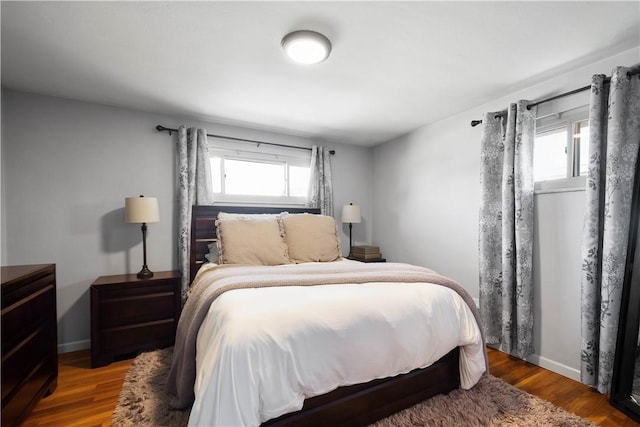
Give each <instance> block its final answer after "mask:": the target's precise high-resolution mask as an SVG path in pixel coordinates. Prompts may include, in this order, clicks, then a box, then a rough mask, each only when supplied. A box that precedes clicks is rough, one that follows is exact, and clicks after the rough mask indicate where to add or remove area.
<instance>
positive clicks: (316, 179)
mask: <svg viewBox="0 0 640 427" xmlns="http://www.w3.org/2000/svg"><path fill="white" fill-rule="evenodd" d="M329 151H330V150H329V148H328V147H318V146H317V145H314V146H313V147H312V148H311V171H310V177H309V190H308V194H307V204H306V207H308V208H320V212H321V213H322V214H323V215H328V216H333V186H332V184H331V153H330V152H329Z"/></svg>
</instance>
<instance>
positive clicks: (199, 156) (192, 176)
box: [177, 126, 213, 301]
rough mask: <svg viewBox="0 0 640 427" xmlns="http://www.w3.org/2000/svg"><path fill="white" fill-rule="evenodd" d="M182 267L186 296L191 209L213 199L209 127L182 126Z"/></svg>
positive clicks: (179, 199) (179, 150)
mask: <svg viewBox="0 0 640 427" xmlns="http://www.w3.org/2000/svg"><path fill="white" fill-rule="evenodd" d="M177 152H178V163H177V172H178V268H179V270H180V273H182V300H183V301H184V300H185V297H186V292H187V289H189V275H190V271H189V267H190V262H189V261H190V249H191V210H192V207H193V205H210V204H212V203H213V186H212V183H211V164H210V160H209V145H208V142H207V131H206V130H204V129H196V128H189V129H186V128H185V127H184V126H180V128H178V147H177Z"/></svg>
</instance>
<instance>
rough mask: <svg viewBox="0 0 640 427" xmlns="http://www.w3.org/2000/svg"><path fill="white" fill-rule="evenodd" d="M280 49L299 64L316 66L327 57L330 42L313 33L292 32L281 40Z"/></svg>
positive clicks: (303, 31)
mask: <svg viewBox="0 0 640 427" xmlns="http://www.w3.org/2000/svg"><path fill="white" fill-rule="evenodd" d="M282 49H283V50H284V52H285V53H286V54H287V56H288V57H289V58H291V59H292V60H293V61H296V62H299V63H301V64H317V63H319V62H322V61H324V60H325V59H327V58H328V57H329V53H330V52H331V42H330V41H329V39H328V38H326V37H325V36H323V35H322V34H320V33H317V32H315V31H307V30H302V31H294V32H293V33H289V34H287V35H286V36H284V38H283V39H282Z"/></svg>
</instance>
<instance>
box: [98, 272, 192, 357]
mask: <svg viewBox="0 0 640 427" xmlns="http://www.w3.org/2000/svg"><path fill="white" fill-rule="evenodd" d="M180 277H181V276H180V273H179V272H178V271H161V272H156V273H154V276H153V277H152V278H150V279H138V278H137V277H136V275H135V274H123V275H117V276H102V277H99V278H98V279H97V280H96V281H95V282H93V284H92V285H91V366H92V367H94V368H96V367H98V366H104V365H107V364H109V363H111V362H112V361H113V360H115V359H116V358H120V357H126V356H129V355H135V353H138V352H141V351H145V350H153V349H156V348H162V347H169V346H172V345H173V343H174V341H175V337H176V327H177V326H178V319H179V318H180V309H181V302H180V283H181V282H180Z"/></svg>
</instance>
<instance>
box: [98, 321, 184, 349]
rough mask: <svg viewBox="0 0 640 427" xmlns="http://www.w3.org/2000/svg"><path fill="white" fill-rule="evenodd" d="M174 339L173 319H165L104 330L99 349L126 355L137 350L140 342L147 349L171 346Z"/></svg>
mask: <svg viewBox="0 0 640 427" xmlns="http://www.w3.org/2000/svg"><path fill="white" fill-rule="evenodd" d="M174 337H175V335H174V330H173V319H165V320H158V321H155V322H147V323H142V324H137V325H129V326H121V327H118V328H109V329H105V330H103V331H102V336H101V338H102V340H101V343H102V344H101V347H102V349H103V350H104V351H107V352H109V351H114V350H117V351H118V352H119V353H121V354H126V353H130V352H133V351H136V350H138V349H139V347H140V343H141V342H144V343H145V345H146V346H147V347H148V348H153V347H163V346H164V347H168V346H172V345H173V342H174Z"/></svg>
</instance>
